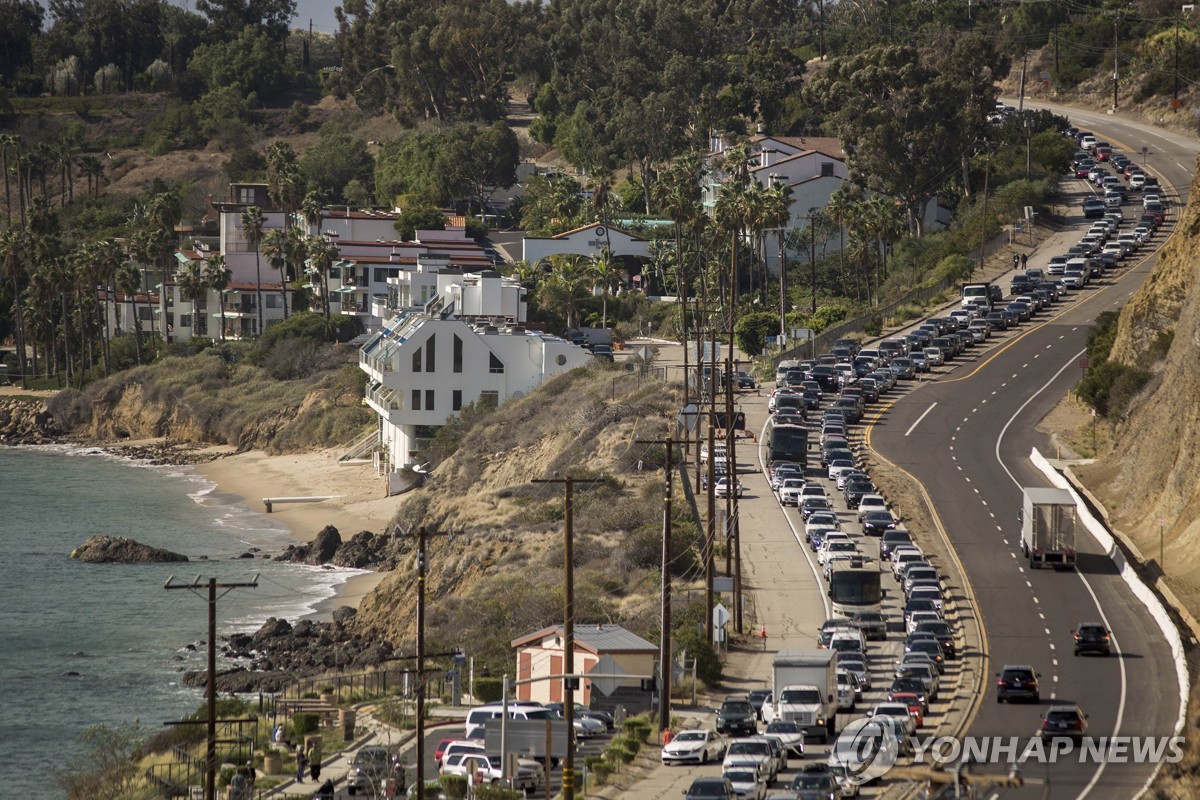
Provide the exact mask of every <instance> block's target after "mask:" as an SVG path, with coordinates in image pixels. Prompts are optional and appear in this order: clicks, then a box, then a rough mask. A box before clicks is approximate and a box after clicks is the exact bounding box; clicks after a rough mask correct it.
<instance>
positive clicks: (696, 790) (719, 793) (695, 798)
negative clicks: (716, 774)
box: [683, 778, 737, 800]
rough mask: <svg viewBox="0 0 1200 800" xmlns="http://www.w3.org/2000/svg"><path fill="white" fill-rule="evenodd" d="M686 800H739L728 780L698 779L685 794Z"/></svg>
mask: <svg viewBox="0 0 1200 800" xmlns="http://www.w3.org/2000/svg"><path fill="white" fill-rule="evenodd" d="M683 797H684V800H737V794H736V793H735V792H734V791H733V784H731V783H730V782H729V780H728V779H727V778H696V780H694V781H692V785H691V786H689V787H688V788H687V789H686V790H684V793H683Z"/></svg>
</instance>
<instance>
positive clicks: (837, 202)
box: [825, 184, 859, 287]
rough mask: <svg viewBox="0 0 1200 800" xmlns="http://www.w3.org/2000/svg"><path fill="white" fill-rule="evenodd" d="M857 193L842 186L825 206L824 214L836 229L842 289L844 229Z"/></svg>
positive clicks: (844, 281) (844, 185)
mask: <svg viewBox="0 0 1200 800" xmlns="http://www.w3.org/2000/svg"><path fill="white" fill-rule="evenodd" d="M858 197H859V195H858V192H857V190H856V189H854V188H851V187H850V185H849V184H843V185H842V186H841V187H840V188H838V189H837V190H836V191H834V193H833V194H832V195H830V196H829V202H828V203H826V205H825V213H826V214H828V215H829V219H830V220H832V221H833V223H834V224H835V225H837V227H838V267H839V268H838V272H839V274H840V276H841V281H842V285H843V287H844V286H845V284H846V229H847V228H848V227H849V225H850V217H851V216H852V209H853V207H854V203H855V202H856V201H857V200H858Z"/></svg>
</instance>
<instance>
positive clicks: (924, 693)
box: [888, 677, 929, 708]
mask: <svg viewBox="0 0 1200 800" xmlns="http://www.w3.org/2000/svg"><path fill="white" fill-rule="evenodd" d="M900 692H912V693H913V694H915V695H916V696H917V697H918V698H919V699H920V700H921V705H923V706H925V707H926V708H929V691H928V689H927V688H926V687H925V681H923V680H921V679H920V678H916V677H908V678H896V680H894V681H892V688H891V689H890V690H889V691H888V694H889V695H892V694H899V693H900Z"/></svg>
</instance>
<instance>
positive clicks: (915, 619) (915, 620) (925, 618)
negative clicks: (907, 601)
mask: <svg viewBox="0 0 1200 800" xmlns="http://www.w3.org/2000/svg"><path fill="white" fill-rule="evenodd" d="M941 618H942V616H941V615H940V614H938V613H937V612H936V611H914V612H913V613H912V614H910V615H909V617H908V625H907V626H906V627H907V629H906V630H905V633H912V632H913V631H915V630H916V629H917V626H918V625H920V624H921V623H922V622H932V621H938V620H941Z"/></svg>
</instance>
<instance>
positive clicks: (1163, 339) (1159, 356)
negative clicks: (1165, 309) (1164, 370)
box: [1146, 329, 1175, 361]
mask: <svg viewBox="0 0 1200 800" xmlns="http://www.w3.org/2000/svg"><path fill="white" fill-rule="evenodd" d="M1174 341H1175V331H1174V330H1173V329H1171V330H1165V331H1159V332H1158V333H1157V334H1155V336H1154V341H1153V342H1151V343H1150V348H1149V349H1148V350H1147V351H1146V355H1147V356H1149V357H1150V360H1151V361H1162V360H1163V359H1164V358H1166V357H1167V351H1169V350H1170V349H1171V343H1172V342H1174Z"/></svg>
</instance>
